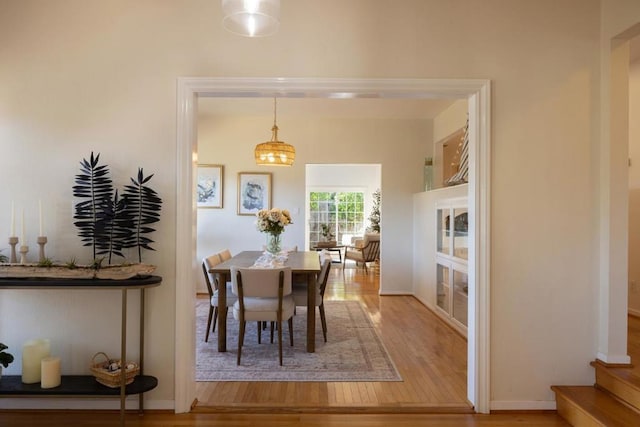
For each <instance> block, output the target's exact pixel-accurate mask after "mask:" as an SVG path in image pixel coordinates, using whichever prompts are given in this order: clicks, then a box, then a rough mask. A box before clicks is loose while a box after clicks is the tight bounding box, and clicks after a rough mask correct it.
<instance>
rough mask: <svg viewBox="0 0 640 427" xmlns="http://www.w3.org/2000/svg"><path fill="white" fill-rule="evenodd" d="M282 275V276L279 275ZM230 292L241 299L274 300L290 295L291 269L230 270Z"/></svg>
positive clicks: (233, 268) (234, 268)
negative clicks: (280, 290)
mask: <svg viewBox="0 0 640 427" xmlns="http://www.w3.org/2000/svg"><path fill="white" fill-rule="evenodd" d="M281 273H282V274H281ZM231 286H232V292H233V293H234V294H235V295H237V296H238V297H241V298H275V297H278V296H279V295H280V293H279V289H280V288H282V296H284V295H289V294H291V267H283V268H236V267H232V268H231Z"/></svg>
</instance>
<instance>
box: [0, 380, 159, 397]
mask: <svg viewBox="0 0 640 427" xmlns="http://www.w3.org/2000/svg"><path fill="white" fill-rule="evenodd" d="M157 386H158V379H157V378H156V377H152V376H149V375H138V376H136V377H135V379H134V380H133V382H132V383H131V384H128V385H127V386H126V387H125V394H126V395H131V394H140V393H145V392H147V391H149V390H153V389H154V388H156V387H157ZM0 395H2V396H37V395H40V396H119V395H120V387H117V388H110V387H107V386H104V385H102V384H100V383H99V382H98V381H96V378H95V377H94V376H92V375H63V376H62V377H61V383H60V385H59V386H58V387H54V388H41V387H40V383H36V384H23V383H22V377H21V376H20V375H3V376H2V377H1V378H0Z"/></svg>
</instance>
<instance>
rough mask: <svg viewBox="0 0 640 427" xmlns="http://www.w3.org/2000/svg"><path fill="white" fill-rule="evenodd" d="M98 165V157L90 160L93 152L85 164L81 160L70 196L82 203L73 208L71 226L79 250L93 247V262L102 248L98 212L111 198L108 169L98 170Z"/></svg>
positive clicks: (101, 223) (101, 227) (101, 229)
mask: <svg viewBox="0 0 640 427" xmlns="http://www.w3.org/2000/svg"><path fill="white" fill-rule="evenodd" d="M99 161H100V153H98V155H96V156H94V155H93V151H92V152H91V157H90V158H89V160H87V159H82V162H80V172H81V173H79V174H78V175H76V179H75V183H76V185H74V186H73V196H74V197H77V198H79V199H83V201H81V202H79V203H77V204H76V213H75V215H74V216H73V219H75V220H76V221H75V222H74V224H75V226H76V227H78V229H79V230H80V232H79V233H78V235H79V236H80V238H81V239H82V242H83V246H93V258H94V259H95V258H96V255H97V250H98V248H100V247H102V245H103V244H104V243H103V242H104V225H103V220H104V217H103V215H102V214H101V212H103V209H104V206H108V204H109V203H110V201H111V198H112V195H113V185H112V182H111V178H109V169H108V166H107V165H101V166H98V162H99Z"/></svg>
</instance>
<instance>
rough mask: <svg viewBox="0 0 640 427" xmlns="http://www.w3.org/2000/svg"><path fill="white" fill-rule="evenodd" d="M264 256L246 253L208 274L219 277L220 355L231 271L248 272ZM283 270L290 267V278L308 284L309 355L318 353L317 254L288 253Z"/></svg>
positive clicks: (224, 344)
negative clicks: (316, 351) (241, 269)
mask: <svg viewBox="0 0 640 427" xmlns="http://www.w3.org/2000/svg"><path fill="white" fill-rule="evenodd" d="M263 254H264V252H263V251H243V252H240V253H238V254H237V255H235V256H233V257H232V258H231V259H228V260H226V261H224V262H221V263H220V264H217V265H216V266H214V267H213V268H211V269H209V273H211V274H214V275H216V277H217V280H218V283H219V284H221V285H220V286H218V351H220V352H222V351H227V301H226V300H227V287H226V286H225V284H226V283H227V282H230V281H231V268H233V267H236V268H249V267H252V266H254V264H255V262H256V260H257V259H258V258H259V257H260V256H262V255H263ZM284 267H291V274H292V275H295V276H297V277H301V278H302V277H304V278H305V279H306V282H307V352H309V353H313V352H315V349H316V341H315V336H316V334H315V331H316V311H315V309H316V291H315V287H316V276H317V275H318V273H319V272H320V258H319V257H318V253H317V252H315V251H310V252H307V251H294V252H289V253H288V256H287V259H286V261H285V262H284Z"/></svg>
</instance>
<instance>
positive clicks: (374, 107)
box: [198, 97, 456, 119]
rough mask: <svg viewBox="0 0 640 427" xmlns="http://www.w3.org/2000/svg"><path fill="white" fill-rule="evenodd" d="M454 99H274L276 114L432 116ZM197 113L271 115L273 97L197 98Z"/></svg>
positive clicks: (399, 117)
mask: <svg viewBox="0 0 640 427" xmlns="http://www.w3.org/2000/svg"><path fill="white" fill-rule="evenodd" d="M455 101H456V99H398V98H351V97H349V98H278V100H277V114H278V117H285V116H286V117H308V116H314V117H324V118H387V119H433V118H434V117H435V116H437V115H438V114H440V113H441V112H442V111H444V110H445V109H447V108H448V107H449V106H451V104H453V103H454V102H455ZM198 114H199V115H201V116H216V117H222V116H273V98H264V97H263V98H200V99H199V103H198Z"/></svg>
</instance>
